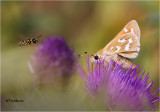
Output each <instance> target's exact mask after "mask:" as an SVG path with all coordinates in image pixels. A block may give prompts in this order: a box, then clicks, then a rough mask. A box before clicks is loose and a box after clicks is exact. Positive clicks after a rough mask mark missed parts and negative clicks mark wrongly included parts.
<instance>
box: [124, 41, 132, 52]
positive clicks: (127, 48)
mask: <svg viewBox="0 0 160 112" xmlns="http://www.w3.org/2000/svg"><path fill="white" fill-rule="evenodd" d="M128 41H129V43H128V44H127V45H126V46H125V50H126V51H128V50H129V46H130V43H132V42H133V40H132V38H130V39H129V40H128Z"/></svg>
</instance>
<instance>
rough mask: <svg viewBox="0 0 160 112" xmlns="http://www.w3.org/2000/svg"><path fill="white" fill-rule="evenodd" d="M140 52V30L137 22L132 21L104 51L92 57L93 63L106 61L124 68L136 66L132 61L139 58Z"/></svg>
mask: <svg viewBox="0 0 160 112" xmlns="http://www.w3.org/2000/svg"><path fill="white" fill-rule="evenodd" d="M139 51H140V28H139V26H138V23H137V22H136V21H135V20H131V21H130V22H128V23H127V25H126V26H125V27H124V28H123V29H122V31H120V32H119V33H118V35H116V37H115V38H113V39H112V40H111V41H110V42H109V43H108V44H107V45H106V46H105V47H104V48H103V49H101V50H99V51H98V52H97V53H94V54H92V55H90V60H91V62H97V60H101V59H105V62H106V63H109V62H110V61H111V60H113V61H115V62H116V63H117V64H119V65H121V64H122V67H123V68H126V69H127V68H129V67H132V69H133V68H135V67H136V65H135V64H134V63H133V62H132V61H130V59H134V58H136V57H137V56H138V53H139Z"/></svg>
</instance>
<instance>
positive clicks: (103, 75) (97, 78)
mask: <svg viewBox="0 0 160 112" xmlns="http://www.w3.org/2000/svg"><path fill="white" fill-rule="evenodd" d="M104 61H105V60H103V61H99V62H98V61H97V63H95V64H94V69H92V68H90V65H89V57H88V58H87V62H86V63H87V69H88V72H89V73H88V74H86V73H85V71H84V69H83V68H82V66H80V65H79V69H80V71H81V72H80V73H79V75H80V76H81V77H82V78H83V79H84V81H85V84H86V88H87V91H88V93H89V94H90V95H91V96H93V97H96V96H97V95H98V94H103V96H104V99H105V100H104V103H105V106H106V107H107V108H109V109H110V110H115V111H120V110H121V111H151V110H154V109H155V107H156V105H155V103H156V102H159V97H154V95H155V94H156V93H157V92H158V91H159V90H160V89H157V90H156V92H154V93H152V92H150V88H151V87H153V81H151V82H150V83H149V84H148V83H147V82H148V79H149V76H148V74H147V75H146V76H145V77H144V78H143V79H142V76H143V74H144V72H143V73H142V74H141V75H140V73H139V72H140V71H141V69H138V66H137V67H136V68H134V69H131V68H132V67H130V68H129V69H128V70H127V69H126V70H124V69H123V68H122V65H118V64H116V62H114V61H111V62H110V63H108V64H107V66H104ZM113 65H115V66H114V67H113Z"/></svg>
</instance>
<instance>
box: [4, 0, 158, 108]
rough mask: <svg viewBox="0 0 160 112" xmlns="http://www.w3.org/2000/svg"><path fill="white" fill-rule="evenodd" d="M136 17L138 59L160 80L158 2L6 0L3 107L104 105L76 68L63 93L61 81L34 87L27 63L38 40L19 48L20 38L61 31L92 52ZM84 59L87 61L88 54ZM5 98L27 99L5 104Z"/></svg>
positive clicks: (78, 50) (77, 46)
mask: <svg viewBox="0 0 160 112" xmlns="http://www.w3.org/2000/svg"><path fill="white" fill-rule="evenodd" d="M133 19H134V20H136V21H137V22H138V24H139V27H140V30H141V50H140V53H139V56H138V57H137V58H136V59H134V61H135V63H136V64H140V65H141V67H143V66H144V70H145V71H146V73H147V72H149V74H150V79H149V82H150V81H151V80H153V81H155V82H159V55H158V54H159V3H158V1H135V2H134V1H132V2H131V1H130V2H129V1H128V2H127V1H124V2H123V1H121V2H118V1H113V2H112V1H103V2H98V1H97V2H96V1H94V2H92V1H89V2H83V1H77V2H74V1H72V2H71V1H70V2H68V1H66V2H65V1H61V2H58V1H54V2H43V1H39V2H7V1H2V2H1V21H2V22H1V56H2V58H1V66H2V68H1V74H2V75H1V82H2V83H1V96H2V99H1V101H2V110H104V109H105V108H104V106H103V103H102V102H100V101H96V102H95V101H93V100H91V99H90V98H89V96H88V94H87V93H86V92H85V84H84V81H83V80H82V79H81V78H80V76H78V75H76V73H75V75H74V76H73V77H72V79H71V80H70V83H69V85H68V89H67V90H65V92H64V91H63V88H61V87H59V84H57V85H53V87H41V88H35V89H33V90H31V89H30V88H31V87H32V86H33V84H34V81H35V80H34V78H33V76H32V74H31V73H30V71H29V68H28V65H27V62H28V61H29V60H30V56H31V54H32V53H34V52H35V46H36V45H30V46H22V47H19V46H18V45H17V43H18V42H19V41H21V40H25V39H28V37H32V36H33V35H35V36H37V35H40V34H41V35H42V38H41V42H42V41H43V39H45V38H47V37H49V36H51V35H53V36H56V35H59V36H62V37H64V38H66V40H67V43H68V45H69V46H71V47H73V49H74V51H75V52H76V53H77V54H83V53H84V52H85V51H87V52H89V53H94V52H97V51H98V50H99V49H101V48H103V47H104V46H105V45H106V44H107V43H108V42H109V41H110V40H112V38H113V37H114V36H116V35H117V34H118V33H119V31H121V29H122V28H123V27H124V26H125V25H126V24H127V22H129V21H130V20H133ZM37 45H38V44H37ZM80 61H81V63H85V57H82V58H81V59H80ZM156 85H157V86H158V85H159V84H158V83H157V84H156ZM153 89H156V88H153ZM7 98H11V99H12V98H13V99H14V98H16V99H23V100H24V102H23V103H6V102H5V100H6V99H7Z"/></svg>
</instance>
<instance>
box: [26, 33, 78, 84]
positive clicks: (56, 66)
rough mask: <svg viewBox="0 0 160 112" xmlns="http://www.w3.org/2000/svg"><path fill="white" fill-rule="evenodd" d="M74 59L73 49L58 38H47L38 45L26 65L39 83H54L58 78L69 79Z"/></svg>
mask: <svg viewBox="0 0 160 112" xmlns="http://www.w3.org/2000/svg"><path fill="white" fill-rule="evenodd" d="M75 61H76V58H75V56H74V53H73V49H72V48H71V47H69V46H68V45H67V44H66V41H65V40H64V39H63V38H60V37H52V36H51V37H49V38H47V39H46V40H44V42H43V43H42V44H41V45H39V46H38V47H37V49H36V52H35V53H34V54H33V55H32V56H31V61H30V62H29V63H28V65H29V68H30V71H31V72H32V74H33V75H34V76H35V78H36V79H37V80H39V81H40V82H44V83H48V82H55V81H56V80H57V79H59V78H60V77H63V78H65V79H66V80H67V79H69V78H70V77H71V75H72V72H73V68H74V64H75Z"/></svg>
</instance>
